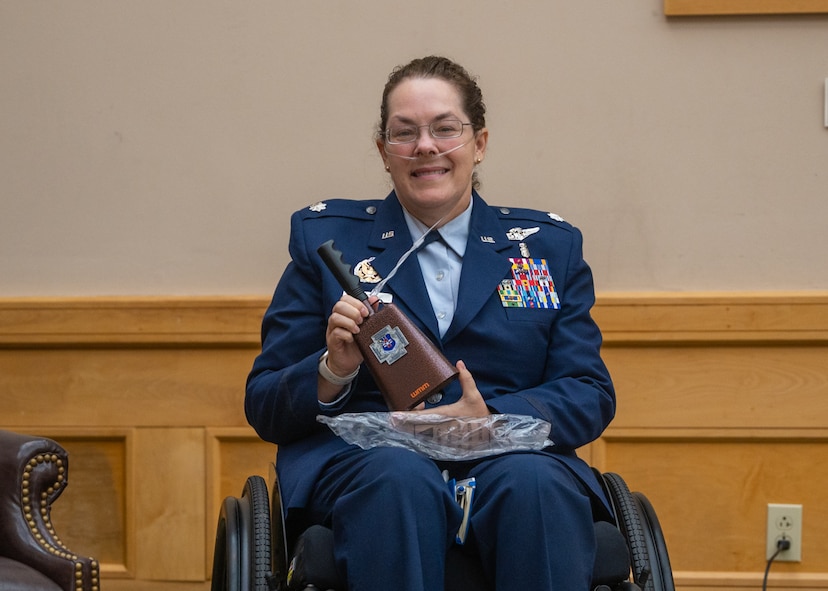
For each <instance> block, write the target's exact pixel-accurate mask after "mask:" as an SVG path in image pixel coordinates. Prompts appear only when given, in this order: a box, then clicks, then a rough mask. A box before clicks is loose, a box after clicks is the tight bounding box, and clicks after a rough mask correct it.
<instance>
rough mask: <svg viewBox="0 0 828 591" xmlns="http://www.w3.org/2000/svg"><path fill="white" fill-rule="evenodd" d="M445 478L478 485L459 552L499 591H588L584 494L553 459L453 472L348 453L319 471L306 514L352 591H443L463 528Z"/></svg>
mask: <svg viewBox="0 0 828 591" xmlns="http://www.w3.org/2000/svg"><path fill="white" fill-rule="evenodd" d="M443 469H447V470H449V473H450V474H451V476H452V477H455V478H466V477H471V476H473V477H474V478H475V479H476V481H477V489H476V494H475V498H474V503H473V511H472V518H471V526H470V530H469V537H468V539H467V540H466V549H467V550H468V551H470V552H476V553H478V554H479V556H480V558H481V562H482V565H483V569H484V573H485V574H486V578H487V579H488V580H490V581H493V582H494V586H495V589H496V590H497V591H511V590H515V591H517V590H520V591H526V590H527V589H538V590H543V591H554V590H556V589H560V590H565V591H579V590H583V591H587V590H588V589H589V582H590V578H591V573H592V565H593V562H594V557H595V539H594V533H593V525H592V522H593V518H592V508H591V500H590V496H589V492H588V491H587V488H586V487H585V486H584V485H583V483H582V482H581V481H580V480H579V479H578V478H577V477H576V476H575V475H574V474H573V473H572V472H571V471H570V470H569V469H568V468H567V467H566V466H565V465H564V464H563V463H562V462H560V461H559V460H558V459H557V458H556V457H555V456H554V454H547V453H541V452H539V453H512V454H504V455H500V456H494V457H492V458H487V459H484V460H479V461H475V462H463V463H459V462H458V463H453V462H434V461H432V460H430V459H428V458H426V457H424V456H421V455H419V454H416V453H414V452H411V451H408V450H404V449H397V448H389V447H380V448H374V449H370V450H362V449H359V448H356V447H349V448H347V449H345V450H344V451H343V452H341V453H340V454H339V455H338V456H337V457H336V458H334V460H333V461H332V462H330V463H329V464H328V465H327V467H326V468H325V470H324V472H323V473H322V475H321V477H320V478H319V480H318V481H317V486H316V487H315V489H314V493H313V495H312V498H311V502H310V504H309V506H308V509H309V517H310V518H311V520H312V521H314V522H316V523H322V524H325V525H328V526H329V527H332V529H333V531H334V540H335V548H336V550H335V553H336V560H337V568H338V569H339V571H340V573H341V574H342V576H343V577H344V578H346V579H347V581H348V588H349V590H350V591H379V590H383V589H395V590H396V591H443V588H444V568H445V560H446V558H445V557H446V550H447V548H448V547H449V545H450V544H452V543H454V536H455V533H456V532H457V528H458V527H459V524H460V521H461V518H462V511H461V509H460V507H459V505H458V504H457V502H456V501H455V499H454V495H453V494H452V492H451V491H450V490H449V487H448V486H447V485H446V483H445V482H444V480H443V477H442V475H441V471H442V470H443ZM448 591H451V590H448Z"/></svg>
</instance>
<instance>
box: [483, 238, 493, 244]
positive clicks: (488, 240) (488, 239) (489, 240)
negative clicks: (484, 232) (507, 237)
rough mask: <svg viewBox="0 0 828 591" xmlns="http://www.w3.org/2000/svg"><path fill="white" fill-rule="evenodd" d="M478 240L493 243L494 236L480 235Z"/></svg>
mask: <svg viewBox="0 0 828 591" xmlns="http://www.w3.org/2000/svg"><path fill="white" fill-rule="evenodd" d="M480 242H486V243H487V244H494V243H495V241H494V238H492V237H491V236H481V237H480Z"/></svg>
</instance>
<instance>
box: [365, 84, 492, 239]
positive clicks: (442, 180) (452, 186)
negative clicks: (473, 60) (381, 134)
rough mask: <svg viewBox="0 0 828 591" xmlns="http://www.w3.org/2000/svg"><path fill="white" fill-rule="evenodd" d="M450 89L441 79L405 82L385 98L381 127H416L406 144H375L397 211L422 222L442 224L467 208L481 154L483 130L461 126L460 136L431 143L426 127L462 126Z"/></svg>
mask: <svg viewBox="0 0 828 591" xmlns="http://www.w3.org/2000/svg"><path fill="white" fill-rule="evenodd" d="M462 104H463V103H462V101H461V97H460V94H459V92H458V91H457V89H456V87H455V86H454V85H453V84H452V83H450V82H447V81H446V80H443V79H441V78H407V79H405V80H403V81H402V82H400V84H399V85H398V86H397V87H396V88H394V90H393V91H391V93H390V94H389V95H388V122H387V127H388V128H391V127H395V126H400V125H408V126H410V125H413V126H422V127H419V136H418V138H417V139H416V140H415V141H414V142H412V143H408V144H388V143H386V142H385V141H384V139H379V140H377V147H378V148H379V151H380V154H381V155H382V159H383V161H384V163H385V166H386V169H387V170H388V171H389V172H390V173H391V179H392V181H393V183H394V189H395V190H396V192H397V197H398V198H399V200H400V202H401V203H402V205H403V207H405V208H406V210H408V212H409V213H411V214H412V215H413V216H414V217H416V218H417V219H419V220H420V221H421V222H423V223H424V224H427V225H429V226H431V225H433V224H434V223H436V222H437V220H439V219H440V218H444V219H443V223H445V222H448V221H449V220H451V219H453V218H454V217H456V216H458V215H459V214H460V213H462V212H463V211H464V210H465V209H466V207H468V205H469V200H470V199H471V191H472V173H473V172H474V167H475V166H476V163H479V162H480V161H482V160H483V157H484V156H485V154H486V143H487V141H488V137H489V132H488V130H486V129H485V128H483V129H481V130H479V131H478V132H476V133H475V132H474V131H473V130H472V128H471V126H468V125H467V126H464V127H463V133H462V135H461V136H460V137H457V138H450V139H436V138H434V137H432V136H431V134H430V133H429V130H428V127H427V126H428V125H429V124H431V123H433V122H435V121H440V120H444V119H458V120H460V121H461V122H463V123H468V121H469V118H468V115H467V114H466V113H465V112H464V110H463V106H462Z"/></svg>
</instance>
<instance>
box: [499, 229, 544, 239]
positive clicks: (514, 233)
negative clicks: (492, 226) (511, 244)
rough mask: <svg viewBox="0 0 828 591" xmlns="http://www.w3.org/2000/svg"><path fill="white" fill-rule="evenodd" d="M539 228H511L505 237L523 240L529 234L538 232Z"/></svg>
mask: <svg viewBox="0 0 828 591" xmlns="http://www.w3.org/2000/svg"><path fill="white" fill-rule="evenodd" d="M539 231H540V228H537V227H536V228H512V229H511V230H509V231H508V232H506V238H508V239H509V240H516V241H518V242H520V241H522V240H525V239H526V237H527V236H531V235H532V234H535V233H536V232H539Z"/></svg>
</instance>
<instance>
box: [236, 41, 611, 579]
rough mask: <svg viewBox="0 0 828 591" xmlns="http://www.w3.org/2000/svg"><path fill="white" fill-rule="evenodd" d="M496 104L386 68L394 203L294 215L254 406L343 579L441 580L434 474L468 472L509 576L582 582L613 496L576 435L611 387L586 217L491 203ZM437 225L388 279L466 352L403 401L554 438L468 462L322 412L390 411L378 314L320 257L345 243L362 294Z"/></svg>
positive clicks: (447, 342) (452, 353) (417, 72)
mask: <svg viewBox="0 0 828 591" xmlns="http://www.w3.org/2000/svg"><path fill="white" fill-rule="evenodd" d="M485 114H486V107H485V104H484V102H483V97H482V94H481V91H480V88H479V87H478V85H477V83H476V81H475V80H474V79H473V78H472V77H471V76H470V75H469V74H468V73H467V72H466V70H465V69H464V68H462V67H461V66H460V65H458V64H457V63H455V62H453V61H451V60H449V59H446V58H442V57H426V58H422V59H417V60H414V61H412V62H410V63H408V64H406V65H404V66H401V67H399V68H397V69H395V70H394V72H392V74H391V75H390V77H389V79H388V82H387V84H386V87H385V89H384V92H383V96H382V103H381V110H380V121H379V126H378V133H377V148H378V150H379V154H380V157H381V159H382V163H383V165H384V167H385V170H386V171H387V172H388V174H389V175H390V178H391V181H392V183H393V187H394V190H393V191H392V192H391V193H390V194H389V195H388V196H386V197H385V198H384V199H378V200H359V201H357V200H342V199H333V200H329V201H324V202H319V203H314V204H313V205H310V206H309V207H308V208H306V209H303V210H301V211H298V212H296V213H295V214H294V215H293V216H292V218H291V233H290V242H289V251H290V255H291V262H290V263H289V265H288V267H287V269H286V270H285V272H284V275H283V276H282V278H281V279H280V281H279V284H278V286H277V287H276V291H275V294H274V296H273V300H272V303H271V305H270V307H269V308H268V310H267V312H266V314H265V317H264V321H263V326H262V340H263V344H262V352H261V354H260V355H259V356H258V357H257V359H256V361H255V363H254V365H253V368H252V371H251V373H250V376H249V378H248V384H247V392H246V399H245V411H246V413H247V417H248V420H249V422H250V424H251V425H252V426H253V427H254V428H255V429H256V431H257V432H258V434H259V435H260V436H261V437H262V438H263V439H265V440H267V441H271V442H274V443H276V444H278V446H279V447H278V455H277V469H278V472H279V478H280V483H281V486H282V495H283V502H284V504H285V507H286V511H287V520H288V526H289V528H291V531H298V530H299V528H302V527H305V526H307V525H309V524H312V523H321V524H324V525H327V526H329V527H331V528H332V529H333V532H334V537H335V545H336V546H335V547H336V561H337V568H338V569H339V571H340V573H341V574H342V576H343V578H344V579H346V580H347V581H348V585H349V589H351V590H363V589H364V590H368V589H371V590H374V589H392V588H393V589H395V590H401V591H403V590H411V591H415V590H416V591H440V590H441V589H443V587H444V582H443V581H444V570H445V559H446V558H445V557H446V551H447V549H448V547H449V546H450V545H451V544H453V543H455V534H456V532H457V529H458V526H459V524H460V520H461V517H462V511H461V509H460V507H459V506H458V504H457V502H456V501H455V498H454V495H453V493H452V491H450V490H449V488H448V487H447V486H446V484H445V482H444V480H443V476H442V474H441V473H442V471H443V470H448V471H449V473H450V475H451V476H452V477H455V478H467V477H474V478H475V480H476V484H477V487H476V495H475V499H474V509H473V513H472V516H471V521H470V525H469V529H468V535H467V538H466V542H465V545H464V550H465V551H468V552H473V553H476V554H478V555H479V556H480V558H481V562H482V565H483V569H484V572H485V574H486V577H487V578H488V579H489V580H490V581H491V582H492V586H493V587H494V588H495V589H497V590H498V591H507V590H512V589H514V590H517V589H520V590H525V589H539V590H540V589H543V590H552V589H561V590H565V591H578V590H584V591H586V590H587V589H588V588H589V581H590V575H591V571H592V564H593V560H594V554H595V540H594V534H593V527H592V521H593V511H594V510H596V509H598V510H600V508H601V507H602V506H604V505H605V503H606V501H605V499H604V497H603V494H602V492H601V491H600V489H599V487H598V485H597V482H596V481H595V479H594V477H593V475H592V473H591V471H590V469H589V467H588V466H587V465H586V464H585V463H584V462H583V461H582V460H580V459H579V458H578V457H577V455H576V453H575V450H576V449H577V448H578V447H580V446H582V445H584V444H586V443H589V442H590V441H592V440H594V439H596V438H597V437H599V436H600V435H601V433H602V432H603V431H604V429H605V428H606V427H607V425H608V424H609V422H610V420H611V419H612V417H613V415H614V412H615V393H614V390H613V387H612V382H611V380H610V376H609V373H608V371H607V369H606V367H605V365H604V363H603V362H602V360H601V357H600V346H601V334H600V332H599V330H598V327H597V326H596V324H595V323H594V321H593V320H592V318H591V316H590V309H591V307H592V305H593V303H594V288H593V281H592V275H591V272H590V269H589V267H588V266H587V264H586V263H585V262H584V260H583V254H582V237H581V233H580V232H579V231H578V230H577V229H576V228H574V227H573V226H571V225H569V224H568V223H566V222H564V221H563V220H561V218H559V217H558V216H556V215H554V214H550V213H547V212H541V211H535V210H531V209H522V208H516V207H513V206H511V205H510V206H508V207H502V206H490V205H488V204H487V203H486V202H485V201H484V200H483V199H482V197H481V196H480V195H479V194H478V193H477V188H478V186H477V185H478V182H477V173H476V168H477V167H478V166H479V165H480V163H481V162H482V161H483V160H484V159H485V157H486V148H487V144H488V139H489V132H488V130H487V129H486V121H485ZM431 227H434V230H432V232H438V233H439V238H440V240H436V241H433V242H431V243H429V244H428V245H427V246H426V247H425V248H423V249H421V250H419V251H417V254H416V256H411V257H409V258H408V259H406V261H405V263H404V264H402V265H401V266H400V267H399V269H398V270H397V272H396V274H395V275H394V276H393V278H391V279H390V280H389V281H388V282H387V283H386V284H385V285H384V287H383V292H384V293H386V294H387V295H388V297H390V298H393V302H394V304H396V306H397V307H398V308H399V309H400V310H401V311H403V312H404V313H405V314H406V315H407V316H408V317H409V318H410V319H411V320H412V321H413V322H414V323H416V324H417V325H418V326H419V328H420V329H422V331H423V332H424V333H425V334H426V335H427V336H428V337H429V338H430V339H431V340H432V341H433V342H434V343H435V345H436V346H437V347H438V348H439V349H440V350H441V351H442V352H443V354H444V355H445V356H446V357H447V358H448V359H449V360H450V361H451V362H452V363H454V364H456V366H457V368H458V370H459V372H460V377H459V379H458V380H456V381H455V382H453V383H452V384H451V385H450V386H448V387H447V388H446V389H445V390H444V392H443V393H442V395H441V396H433V397H431V398H429V400H428V402H426V403H425V404H424V408H421V409H418V410H415V411H411V412H429V413H440V414H443V415H446V416H451V417H482V416H486V415H488V414H490V413H495V414H500V413H503V414H516V415H528V416H532V417H536V418H539V419H543V420H545V421H548V422H549V423H550V424H551V425H552V429H551V433H550V439H551V440H552V441H553V442H554V446H551V447H547V448H545V449H544V450H542V451H533V452H514V453H507V454H501V455H496V456H491V457H488V458H485V459H482V460H476V461H474V462H435V461H433V460H431V459H429V458H427V457H425V456H422V455H420V454H417V453H414V452H411V451H408V450H404V449H398V448H391V447H379V448H374V449H369V450H364V449H361V448H359V447H356V446H353V445H348V444H347V443H345V442H344V441H343V440H341V439H339V438H338V437H336V436H335V435H334V434H333V433H332V432H331V431H330V430H329V429H328V428H327V427H325V426H324V425H321V424H320V423H319V422H318V421H317V416H318V415H320V414H325V415H337V414H340V413H346V412H348V413H351V412H366V411H384V410H387V409H386V407H385V405H384V402H383V398H382V396H381V395H380V392H379V391H378V389H377V386H376V384H375V383H374V380H373V379H372V377H371V375H370V373H369V372H368V371H367V370H366V369H364V366H363V358H362V355H361V353H360V351H359V349H358V348H357V346H356V344H355V341H354V335H355V334H356V333H358V332H359V329H360V324H361V323H362V321H363V320H364V318H365V317H366V316H367V315H368V310H367V309H366V308H365V306H364V305H363V304H362V303H361V302H359V301H357V300H356V299H354V298H352V297H350V296H348V295H343V293H342V288H341V287H340V286H339V284H338V283H336V281H335V279H334V278H333V276H332V274H331V273H330V272H329V271H328V270H327V269H326V267H325V266H324V264H323V262H322V261H321V259H320V258H319V256H318V255H317V253H316V249H317V248H318V246H319V245H320V244H322V243H323V242H325V241H327V240H329V239H333V240H334V243H335V245H336V248H337V249H338V250H340V251H342V253H343V258H344V260H345V261H348V262H351V263H356V265H355V272H356V274H357V275H358V276H359V277H360V280H361V281H363V282H364V283H365V285H364V287H365V288H366V291H369V290H370V289H371V288H373V287H374V285H375V284H376V282H378V281H380V280H381V279H383V278H385V277H387V276H388V275H389V273H390V272H391V270H392V269H393V268H394V266H395V265H396V263H397V261H398V260H399V259H400V258H401V257H402V255H403V254H404V253H405V252H406V251H407V250H408V249H409V248H410V247H411V246H412V244H413V242H414V241H415V240H417V239H418V238H419V237H420V236H421V235H422V234H424V233H425V232H426V231H428V229H429V228H431Z"/></svg>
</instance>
